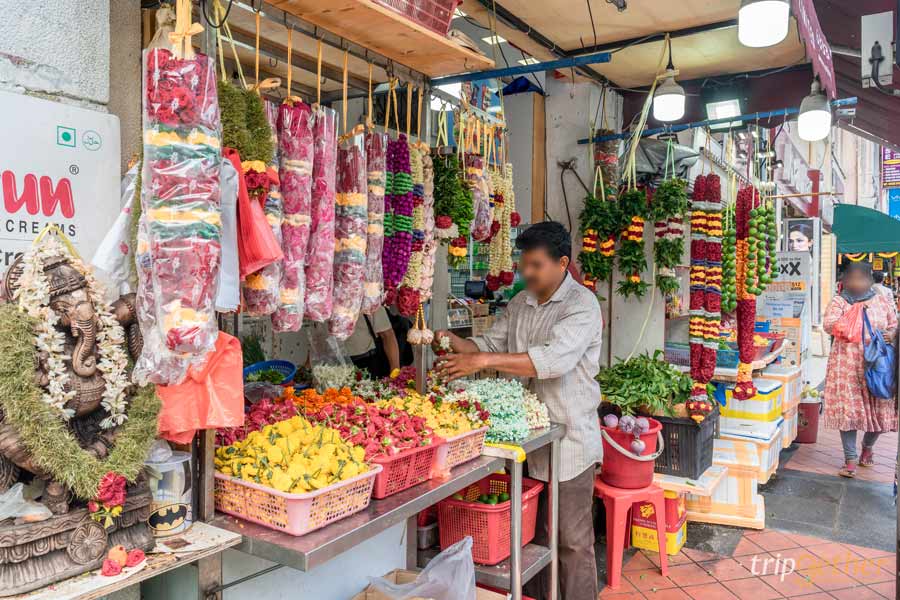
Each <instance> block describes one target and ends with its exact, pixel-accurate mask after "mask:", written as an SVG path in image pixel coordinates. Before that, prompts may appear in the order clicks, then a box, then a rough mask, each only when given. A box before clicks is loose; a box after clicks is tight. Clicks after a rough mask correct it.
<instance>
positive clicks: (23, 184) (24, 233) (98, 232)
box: [0, 92, 121, 271]
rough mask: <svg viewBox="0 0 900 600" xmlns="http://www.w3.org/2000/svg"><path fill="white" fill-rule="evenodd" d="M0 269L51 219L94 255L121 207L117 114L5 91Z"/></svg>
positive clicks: (0, 102)
mask: <svg viewBox="0 0 900 600" xmlns="http://www.w3.org/2000/svg"><path fill="white" fill-rule="evenodd" d="M0 115H2V116H0V139H2V140H3V144H2V145H0V197H2V203H0V271H2V270H5V269H6V267H7V266H8V265H9V264H10V263H11V262H12V261H13V260H15V258H16V255H17V254H18V253H21V252H22V251H24V250H25V249H26V248H27V247H28V246H29V245H30V244H31V241H32V240H33V239H34V238H35V236H36V235H37V234H38V233H39V232H40V231H41V229H43V227H44V226H45V225H46V224H48V223H55V224H57V225H59V226H60V228H61V229H62V230H63V232H65V234H66V235H67V236H68V237H69V239H70V240H71V241H72V242H73V243H74V244H75V248H76V249H77V250H78V252H79V253H80V254H81V255H82V257H83V258H84V259H85V260H86V261H89V260H90V258H91V256H92V255H93V253H94V251H95V250H96V249H97V246H98V245H99V244H100V241H101V240H102V239H103V236H104V235H105V234H106V232H107V230H108V229H109V227H110V226H111V225H112V223H113V221H114V220H115V218H116V216H117V215H118V213H119V169H120V160H121V159H120V155H121V151H120V147H119V119H118V117H115V116H113V115H109V114H104V113H100V112H96V111H92V110H86V109H83V108H78V107H75V106H68V105H66V104H60V103H58V102H53V101H50V100H43V99H40V98H33V97H31V96H25V95H22V94H12V93H6V92H0Z"/></svg>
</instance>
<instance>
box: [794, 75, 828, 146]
mask: <svg viewBox="0 0 900 600" xmlns="http://www.w3.org/2000/svg"><path fill="white" fill-rule="evenodd" d="M797 132H798V134H799V135H800V139H801V140H804V141H807V142H818V141H819V140H824V139H825V138H826V137H828V134H829V133H831V104H830V103H829V102H828V98H826V97H825V92H824V91H822V86H821V85H820V84H819V78H818V77H817V78H816V79H814V80H813V82H812V86H811V88H810V93H809V96H807V97H806V98H804V99H803V102H801V103H800V116H799V117H798V118H797Z"/></svg>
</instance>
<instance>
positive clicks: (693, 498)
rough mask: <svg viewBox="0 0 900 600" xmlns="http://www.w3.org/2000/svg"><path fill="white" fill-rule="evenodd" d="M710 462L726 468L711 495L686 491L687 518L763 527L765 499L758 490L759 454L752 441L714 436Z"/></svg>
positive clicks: (721, 523) (756, 527)
mask: <svg viewBox="0 0 900 600" xmlns="http://www.w3.org/2000/svg"><path fill="white" fill-rule="evenodd" d="M713 465H714V466H720V467H725V468H726V473H725V476H724V477H723V479H722V481H720V482H719V484H718V485H716V487H715V489H714V490H713V492H712V495H710V496H699V495H694V494H690V493H688V494H687V497H686V507H687V517H688V521H698V522H701V523H715V524H718V525H733V526H737V527H749V528H753V529H763V528H764V527H765V520H766V519H765V514H766V513H765V500H764V498H763V497H762V495H760V494H759V493H758V492H757V486H758V484H759V455H758V453H757V451H756V447H755V445H754V444H753V443H751V442H748V441H742V440H726V439H717V440H716V441H715V447H714V449H713Z"/></svg>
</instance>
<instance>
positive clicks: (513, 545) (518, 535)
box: [507, 460, 522, 600]
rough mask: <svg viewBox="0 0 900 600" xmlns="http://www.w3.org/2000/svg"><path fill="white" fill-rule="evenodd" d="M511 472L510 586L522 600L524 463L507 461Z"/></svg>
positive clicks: (515, 596) (513, 593) (513, 594)
mask: <svg viewBox="0 0 900 600" xmlns="http://www.w3.org/2000/svg"><path fill="white" fill-rule="evenodd" d="M507 465H508V466H509V472H510V484H511V485H510V496H511V498H510V500H511V501H512V514H511V515H510V516H511V518H510V528H509V531H510V538H511V539H510V555H509V571H510V573H509V587H510V590H509V592H510V594H512V600H522V463H520V462H518V461H515V460H512V461H507Z"/></svg>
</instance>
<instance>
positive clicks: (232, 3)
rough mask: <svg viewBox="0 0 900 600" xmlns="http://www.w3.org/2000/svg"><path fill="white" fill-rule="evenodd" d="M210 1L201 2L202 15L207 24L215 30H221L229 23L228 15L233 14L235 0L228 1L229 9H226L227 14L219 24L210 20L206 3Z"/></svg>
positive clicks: (201, 0) (203, 0) (202, 0)
mask: <svg viewBox="0 0 900 600" xmlns="http://www.w3.org/2000/svg"><path fill="white" fill-rule="evenodd" d="M207 1H208V0H200V14H201V15H203V20H204V21H206V24H207V25H209V26H210V27H212V28H213V29H219V28H220V27H222V26H223V25H224V24H225V22H226V21H228V15H229V14H231V7H232V6H233V5H234V0H228V8H226V9H225V14H224V15H222V20H221V21H219V22H218V23H213V22H212V21H211V20H210V18H209V13H208V12H207V11H206V3H207Z"/></svg>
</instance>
